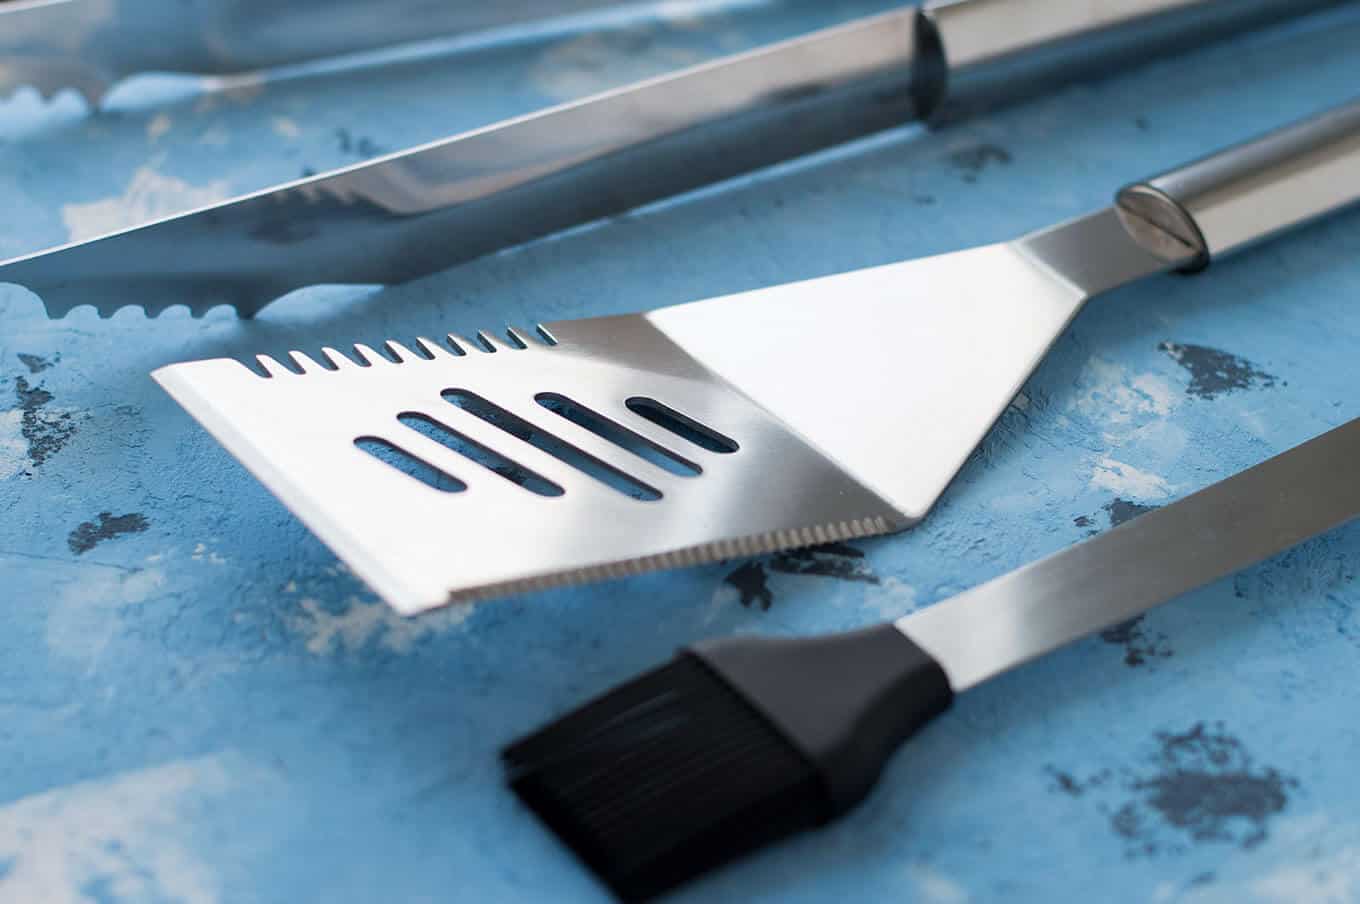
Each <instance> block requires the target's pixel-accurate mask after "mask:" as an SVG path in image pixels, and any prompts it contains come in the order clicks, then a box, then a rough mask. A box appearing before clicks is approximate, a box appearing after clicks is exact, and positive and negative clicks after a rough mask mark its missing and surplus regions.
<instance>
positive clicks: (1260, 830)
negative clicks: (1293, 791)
mask: <svg viewBox="0 0 1360 904" xmlns="http://www.w3.org/2000/svg"><path fill="white" fill-rule="evenodd" d="M1157 740H1158V743H1159V745H1160V748H1161V749H1160V751H1159V752H1158V754H1157V757H1156V759H1155V761H1154V762H1155V764H1156V769H1157V771H1156V772H1155V773H1154V774H1152V775H1150V776H1145V777H1140V778H1136V779H1134V780H1133V781H1132V782H1130V783H1129V785H1128V787H1129V789H1130V790H1132V791H1133V792H1134V793H1135V794H1136V798H1135V799H1134V800H1132V801H1129V802H1128V803H1126V804H1124V805H1123V806H1122V807H1120V808H1119V810H1117V811H1116V812H1115V813H1114V815H1113V816H1112V817H1111V824H1112V825H1113V827H1114V830H1115V832H1116V834H1118V835H1120V836H1121V837H1123V838H1125V839H1126V840H1128V841H1129V842H1131V843H1133V844H1134V845H1135V850H1137V851H1138V852H1141V853H1147V854H1153V853H1157V852H1158V851H1159V850H1161V848H1162V847H1163V846H1164V842H1163V841H1162V840H1161V835H1160V833H1159V832H1158V831H1157V828H1156V825H1157V824H1158V823H1160V824H1161V825H1162V826H1165V827H1169V828H1171V829H1173V830H1175V831H1176V832H1177V833H1181V834H1184V835H1187V836H1189V838H1190V839H1191V840H1192V841H1194V842H1196V843H1200V842H1227V843H1234V844H1237V845H1238V846H1240V847H1242V848H1244V849H1249V848H1253V847H1255V846H1257V845H1258V844H1260V843H1261V842H1262V841H1265V839H1266V837H1267V829H1268V826H1269V822H1270V819H1271V818H1272V817H1273V816H1275V815H1276V814H1278V813H1281V812H1283V811H1284V809H1285V807H1286V806H1287V805H1288V803H1289V793H1288V792H1289V789H1290V788H1293V787H1296V786H1297V782H1296V781H1295V780H1294V779H1291V778H1288V777H1287V776H1285V775H1283V774H1281V773H1280V772H1278V771H1277V770H1275V769H1272V768H1259V767H1257V766H1256V765H1255V763H1254V762H1253V758H1252V757H1251V755H1250V754H1249V753H1248V752H1247V750H1246V748H1245V747H1244V746H1243V744H1242V742H1241V741H1239V740H1238V739H1237V738H1234V737H1232V736H1231V735H1229V734H1227V733H1226V732H1225V731H1224V730H1223V726H1222V725H1217V726H1215V728H1214V729H1212V730H1210V729H1208V728H1206V726H1205V725H1204V723H1202V722H1200V723H1197V724H1196V725H1195V726H1194V727H1192V728H1191V729H1190V730H1189V731H1187V732H1184V733H1183V734H1171V733H1162V734H1159V735H1158V736H1157Z"/></svg>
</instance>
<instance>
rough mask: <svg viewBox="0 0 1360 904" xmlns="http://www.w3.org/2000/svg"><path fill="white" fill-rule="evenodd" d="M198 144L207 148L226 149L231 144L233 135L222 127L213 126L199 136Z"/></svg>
mask: <svg viewBox="0 0 1360 904" xmlns="http://www.w3.org/2000/svg"><path fill="white" fill-rule="evenodd" d="M198 143H199V144H201V145H203V146H204V147H206V148H224V147H226V146H227V145H228V144H230V143H231V133H230V132H228V131H227V130H226V129H224V128H222V127H221V126H213V127H212V128H210V129H208V130H207V131H205V132H204V133H203V134H202V135H200V136H198Z"/></svg>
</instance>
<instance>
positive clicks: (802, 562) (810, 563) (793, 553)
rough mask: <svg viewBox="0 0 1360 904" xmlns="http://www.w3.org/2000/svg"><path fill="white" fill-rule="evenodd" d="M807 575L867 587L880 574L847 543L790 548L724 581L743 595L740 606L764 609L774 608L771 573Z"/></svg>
mask: <svg viewBox="0 0 1360 904" xmlns="http://www.w3.org/2000/svg"><path fill="white" fill-rule="evenodd" d="M771 571H774V572H777V573H779V574H804V575H813V576H815V577H825V578H835V579H837V580H841V581H855V582H860V583H865V584H877V583H879V578H878V575H876V574H874V573H873V572H872V571H870V570H869V568H868V567H867V565H866V564H865V562H864V552H863V551H862V550H859V549H856V548H855V547H853V546H850V545H848V544H845V543H827V544H824V545H822V546H810V547H807V548H805V549H790V550H787V551H785V552H779V553H775V554H774V555H772V556H768V557H766V558H764V559H755V560H752V561H750V562H744V563H742V565H741V566H740V567H738V568H737V569H736V570H735V571H733V572H732V573H731V574H729V575H728V576H727V577H726V578H724V579H723V581H724V582H725V583H727V584H730V585H731V586H733V587H735V588H736V589H737V592H738V593H740V594H741V604H742V605H743V606H750V605H752V604H753V603H754V604H758V605H759V606H760V608H761V609H762V610H769V608H770V606H772V605H774V593H773V592H772V591H771V590H770V585H769V572H771Z"/></svg>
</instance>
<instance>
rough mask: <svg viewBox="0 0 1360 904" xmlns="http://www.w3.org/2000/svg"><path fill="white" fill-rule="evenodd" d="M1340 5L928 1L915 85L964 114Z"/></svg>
mask: <svg viewBox="0 0 1360 904" xmlns="http://www.w3.org/2000/svg"><path fill="white" fill-rule="evenodd" d="M1337 2H1338V0H926V2H925V3H923V4H922V6H921V15H920V20H919V22H918V24H917V41H918V59H917V67H918V73H917V84H916V86H915V91H916V93H917V95H918V98H920V99H919V100H918V104H920V106H921V107H922V109H923V111H924V112H925V113H928V114H931V115H932V116H934V118H936V119H942V118H944V119H948V118H955V117H957V116H959V115H963V114H966V113H968V112H971V111H972V110H974V109H976V108H978V107H985V106H990V105H992V104H994V103H996V102H998V101H999V100H1006V99H1009V98H1010V97H1012V96H1014V95H1015V93H1016V92H1018V91H1020V90H1022V89H1021V88H1020V86H1022V85H1034V84H1036V83H1037V84H1043V83H1045V82H1047V83H1050V84H1051V83H1054V82H1055V81H1070V80H1071V79H1072V77H1073V76H1074V74H1077V73H1089V74H1093V75H1094V74H1099V73H1102V72H1110V71H1116V70H1118V69H1120V68H1123V67H1125V66H1127V65H1129V64H1136V63H1138V62H1140V61H1145V60H1148V59H1152V58H1154V57H1156V56H1158V55H1159V54H1165V53H1168V52H1171V51H1173V50H1185V49H1190V48H1193V47H1196V46H1199V45H1201V44H1203V43H1204V42H1205V41H1206V40H1210V39H1212V38H1213V37H1215V36H1221V35H1226V34H1232V33H1234V32H1238V31H1242V30H1243V29H1246V28H1252V27H1256V26H1260V25H1266V24H1268V23H1270V22H1273V21H1278V20H1279V19H1281V18H1283V17H1288V16H1298V15H1302V14H1303V13H1306V12H1309V11H1312V10H1316V9H1321V8H1324V7H1328V6H1332V5H1335V4H1336V3H1337Z"/></svg>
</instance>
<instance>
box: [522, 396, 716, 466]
mask: <svg viewBox="0 0 1360 904" xmlns="http://www.w3.org/2000/svg"><path fill="white" fill-rule="evenodd" d="M534 400H535V401H536V402H538V404H540V405H542V406H543V407H544V408H546V409H548V410H549V411H551V412H552V413H553V414H556V415H558V416H560V417H563V418H566V419H567V420H569V421H571V422H572V423H573V424H575V425H577V426H578V427H581V428H583V429H586V430H589V431H590V432H591V433H593V434H595V435H596V436H598V437H599V438H600V439H602V440H605V441H606V442H611V443H613V444H614V445H616V446H618V447H619V448H620V449H623V450H624V451H625V452H631V453H633V454H634V455H636V456H637V457H638V458H641V459H645V460H646V461H649V462H651V463H652V464H654V465H656V466H657V467H658V468H662V469H664V470H667V471H670V472H671V473H672V474H677V475H679V476H681V477H695V476H697V475H698V474H700V473H702V471H703V469H702V468H700V467H699V466H698V465H696V464H695V463H694V462H692V461H688V460H687V459H684V458H681V457H680V456H679V455H676V454H675V453H674V452H672V451H671V450H670V449H667V448H666V447H665V446H662V445H660V444H658V443H654V442H652V441H651V440H649V439H647V438H646V437H645V436H641V435H640V434H637V433H634V432H633V431H632V430H629V429H628V428H627V427H625V426H623V425H622V424H619V423H616V422H614V421H613V420H611V419H610V418H607V417H605V416H604V415H602V414H599V413H598V412H595V411H592V410H590V409H589V408H587V407H586V406H584V405H582V404H581V403H580V402H577V401H575V400H573V399H569V398H567V397H566V396H564V395H559V394H558V393H555V392H540V393H539V394H538V395H536V396H534Z"/></svg>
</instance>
